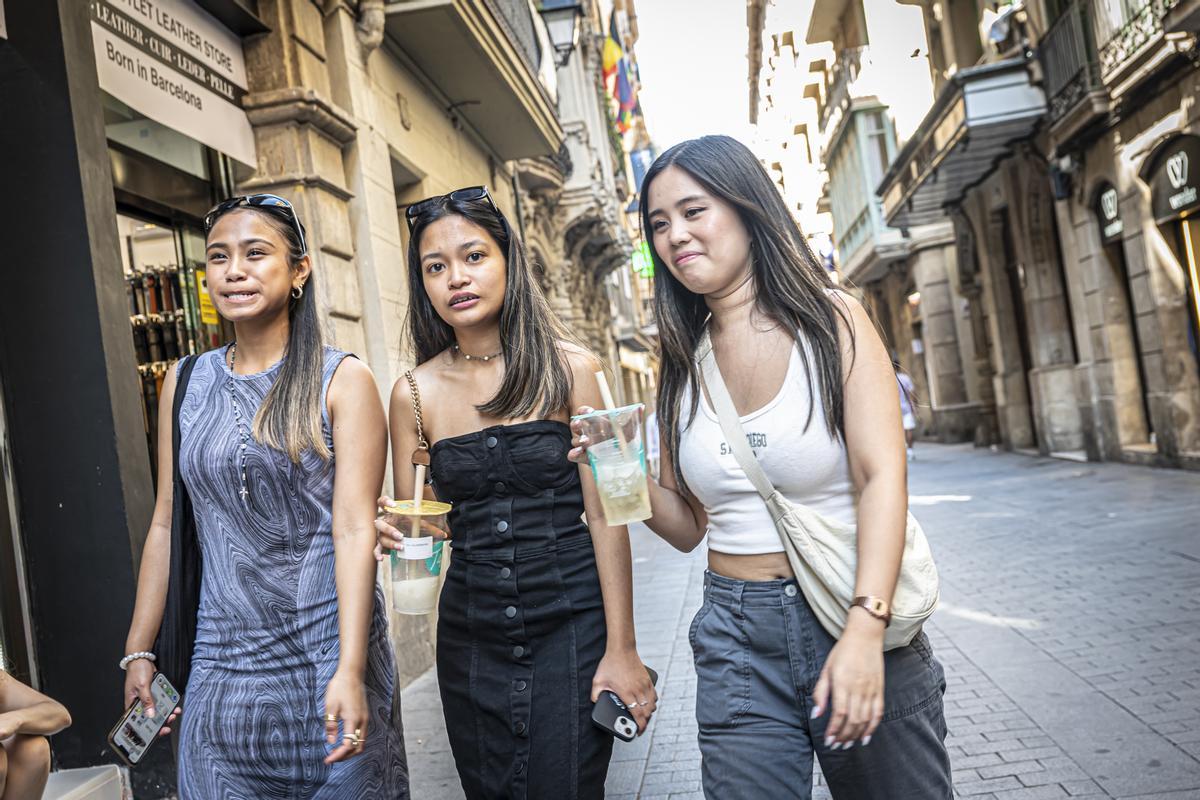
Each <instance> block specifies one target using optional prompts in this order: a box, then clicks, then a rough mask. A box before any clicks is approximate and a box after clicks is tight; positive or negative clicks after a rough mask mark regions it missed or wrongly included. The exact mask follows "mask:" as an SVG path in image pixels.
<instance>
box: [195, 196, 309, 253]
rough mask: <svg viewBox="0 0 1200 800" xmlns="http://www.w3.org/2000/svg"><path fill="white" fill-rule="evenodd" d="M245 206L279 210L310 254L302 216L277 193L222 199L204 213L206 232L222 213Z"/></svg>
mask: <svg viewBox="0 0 1200 800" xmlns="http://www.w3.org/2000/svg"><path fill="white" fill-rule="evenodd" d="M243 206H248V207H250V208H261V209H264V210H266V211H273V212H277V213H278V214H279V215H280V216H282V217H283V218H284V219H286V220H287V221H288V224H290V225H291V226H292V229H293V230H294V231H296V236H298V237H300V251H301V253H303V254H305V255H307V254H308V243H307V242H306V241H304V226H303V225H301V224H300V218H299V217H298V216H296V209H294V208H292V204H291V203H289V202H288V201H287V200H284V199H283V198H282V197H280V196H279V195H277V194H247V195H242V196H241V197H231V198H229V199H228V200H222V201H221V202H220V203H217V204H216V205H215V206H213V209H212V211H209V212H208V213H207V214H205V215H204V234H205V235H206V236H207V235H208V232H209V231H211V230H212V226H213V225H216V224H217V220H218V219H219V218H220V217H221V215H222V214H225V213H226V212H229V211H232V210H233V209H235V208H241V207H243Z"/></svg>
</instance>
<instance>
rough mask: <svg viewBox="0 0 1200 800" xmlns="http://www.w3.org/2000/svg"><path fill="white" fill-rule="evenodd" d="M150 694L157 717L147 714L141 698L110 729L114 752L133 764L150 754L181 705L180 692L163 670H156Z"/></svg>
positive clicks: (129, 763) (110, 743)
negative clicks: (150, 750) (172, 715)
mask: <svg viewBox="0 0 1200 800" xmlns="http://www.w3.org/2000/svg"><path fill="white" fill-rule="evenodd" d="M150 696H151V697H152V698H153V699H154V711H155V716H154V717H153V718H151V717H147V716H146V708H145V706H143V705H142V701H141V700H140V699H139V700H134V701H133V705H131V706H130V707H129V708H127V709H126V710H125V713H124V714H122V715H121V718H120V719H119V720H117V724H116V725H114V726H113V729H112V730H111V731H109V732H108V743H109V745H110V746H111V747H112V749H113V752H114V753H116V754H117V756H118V757H119V758H120V759H121V760H122V761H124V762H125V763H126V764H128V765H129V766H131V767H134V766H137V764H138V762H139V761H141V760H142V756H144V755H146V751H147V750H149V749H150V745H152V744H154V740H155V739H157V738H158V734H159V731H161V730H162V729H163V726H164V725H166V724H167V719H169V718H170V716H171V713H172V712H173V711H175V708H176V706H178V705H179V692H178V691H176V690H175V687H174V686H172V685H171V682H170V681H169V680H167V678H166V676H165V675H163V674H162V673H161V672H156V673H155V674H154V680H152V681H151V682H150Z"/></svg>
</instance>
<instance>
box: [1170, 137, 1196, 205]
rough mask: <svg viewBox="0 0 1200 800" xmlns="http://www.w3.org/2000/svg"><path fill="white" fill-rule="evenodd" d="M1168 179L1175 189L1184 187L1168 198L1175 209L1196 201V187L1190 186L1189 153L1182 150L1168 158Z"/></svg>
mask: <svg viewBox="0 0 1200 800" xmlns="http://www.w3.org/2000/svg"><path fill="white" fill-rule="evenodd" d="M1167 180H1168V181H1170V182H1171V186H1172V187H1173V188H1175V189H1182V191H1181V192H1179V193H1178V194H1173V195H1171V196H1170V197H1169V198H1168V199H1167V203H1168V204H1169V205H1170V206H1171V208H1173V209H1180V208H1183V207H1184V206H1190V205H1191V204H1192V203H1195V202H1196V187H1195V186H1188V185H1187V182H1188V156H1187V153H1185V152H1183V151H1182V150H1180V151H1179V152H1178V153H1176V154H1175V155H1173V156H1171V157H1170V158H1168V159H1167Z"/></svg>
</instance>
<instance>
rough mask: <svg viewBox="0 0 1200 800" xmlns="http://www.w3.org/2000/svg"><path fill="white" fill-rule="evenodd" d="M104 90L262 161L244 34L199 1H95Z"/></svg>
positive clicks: (246, 158)
mask: <svg viewBox="0 0 1200 800" xmlns="http://www.w3.org/2000/svg"><path fill="white" fill-rule="evenodd" d="M91 14H92V43H93V46H94V48H95V52H96V71H97V72H98V73H99V76H100V88H101V89H103V90H104V91H106V92H108V93H109V94H111V95H112V96H113V97H116V98H117V99H118V100H120V101H121V102H122V103H125V104H126V105H128V106H130V107H131V108H134V109H136V110H137V111H140V112H141V113H143V114H145V115H146V116H147V117H149V118H150V119H152V120H154V121H155V122H158V123H161V124H163V125H166V126H167V127H169V128H172V129H174V130H176V131H179V132H180V133H182V134H184V135H186V136H190V137H191V138H193V139H195V140H197V141H199V142H202V143H203V144H206V145H208V146H209V147H212V148H213V149H215V150H219V151H221V152H222V153H225V154H226V155H229V156H231V157H232V158H235V159H237V160H238V161H241V162H242V163H244V164H248V165H250V166H254V165H255V163H256V162H257V158H256V155H255V148H254V132H253V131H252V130H251V128H250V121H249V120H248V119H247V118H246V112H245V111H243V110H242V98H243V97H244V96H245V94H246V90H247V84H246V60H245V57H244V56H243V54H242V40H241V39H240V38H239V37H238V36H237V34H235V33H233V31H231V30H229V29H228V28H226V27H225V26H223V25H222V24H221V23H219V22H217V21H216V20H215V19H214V18H213V17H212V16H210V15H209V14H208V12H206V11H204V10H203V9H201V8H200V7H199V6H197V5H196V3H195V2H194V0H91Z"/></svg>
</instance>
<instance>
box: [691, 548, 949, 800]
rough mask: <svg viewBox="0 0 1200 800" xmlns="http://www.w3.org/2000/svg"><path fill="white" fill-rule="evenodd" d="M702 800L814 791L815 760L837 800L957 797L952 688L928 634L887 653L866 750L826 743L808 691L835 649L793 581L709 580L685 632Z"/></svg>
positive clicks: (804, 797)
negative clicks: (693, 678)
mask: <svg viewBox="0 0 1200 800" xmlns="http://www.w3.org/2000/svg"><path fill="white" fill-rule="evenodd" d="M689 639H690V641H691V644H692V652H693V654H694V655H695V659H696V675H697V678H698V681H697V686H696V720H697V722H698V723H699V727H700V753H701V756H702V759H703V762H702V767H701V769H702V780H703V784H704V794H705V796H706V797H708V798H712V799H713V800H741V798H747V799H748V800H749V799H750V798H770V800H785V798H800V799H801V800H808V798H809V797H810V796H811V793H812V771H813V755H814V753H815V754H816V756H817V758H818V759H820V762H821V771H822V772H823V773H824V774H825V778H826V780H827V781H828V783H829V788H830V791H831V792H832V793H833V796H834V798H836V800H943V798H950V797H951V796H952V792H951V781H950V759H949V756H948V755H947V753H946V746H945V743H944V740H945V738H946V721H945V717H944V715H943V713H942V695H943V693H944V692H945V690H946V679H945V675H944V674H943V672H942V667H941V665H940V664H939V663H938V662H937V661H936V660H935V659H934V657H933V652H932V650H931V649H930V647H929V640H928V639H927V638H926V637H925V634H923V633H922V634H919V635H918V636H917V638H916V639H914V640H913V642H912V644H910V645H909V646H907V647H901V648H897V649H895V650H890V651H888V652H886V653H884V717H883V722H882V723H881V724H880V726H879V728H878V729H877V730H876V731H875V734H874V735H873V736H872V738H871V743H870V744H869V745H867V746H866V747H864V746H862V745H861V744H855V745H854V747H852V748H851V749H849V750H840V749H839V750H831V749H829V748H828V747H825V745H824V737H825V725H826V723H827V722H828V720H829V712H828V711H826V712H825V713H824V714H822V715H821V717H820V718H819V719H815V720H810V719H809V713H810V712H811V710H812V707H813V696H812V692H813V688H814V687H815V686H816V683H817V678H818V677H819V676H820V674H821V667H822V665H824V663H825V659H826V657H827V656H828V655H829V651H830V649H832V647H833V645H834V639H833V637H831V636H830V635H829V634H828V633H827V632H826V631H825V629H824V628H822V627H821V625H820V623H819V622H817V620H816V618H815V617H814V616H813V613H812V610H811V609H810V608H809V606H808V603H807V602H806V601H805V600H804V595H803V594H802V593H801V592H800V591H799V587H798V586H797V585H796V581H795V580H786V581H784V580H776V581H763V582H747V581H738V580H733V579H731V578H726V577H723V576H720V575H715V574H713V573H711V572H707V573H705V578H704V604H703V605H702V606H701V607H700V610H699V611H698V612H696V617H695V619H693V620H692V627H691V630H690V632H689Z"/></svg>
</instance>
